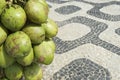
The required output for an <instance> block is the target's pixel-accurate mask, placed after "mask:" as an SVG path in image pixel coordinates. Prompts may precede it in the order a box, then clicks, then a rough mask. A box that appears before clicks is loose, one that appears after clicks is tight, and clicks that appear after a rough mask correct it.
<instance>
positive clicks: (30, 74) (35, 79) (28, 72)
mask: <svg viewBox="0 0 120 80" xmlns="http://www.w3.org/2000/svg"><path fill="white" fill-rule="evenodd" d="M42 76H43V74H42V69H41V68H40V66H39V64H36V63H32V64H31V65H30V66H27V67H25V68H24V77H25V80H41V79H42Z"/></svg>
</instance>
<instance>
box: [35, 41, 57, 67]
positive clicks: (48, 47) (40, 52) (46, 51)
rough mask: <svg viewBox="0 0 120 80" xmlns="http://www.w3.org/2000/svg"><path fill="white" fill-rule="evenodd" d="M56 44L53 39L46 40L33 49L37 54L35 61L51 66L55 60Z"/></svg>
mask: <svg viewBox="0 0 120 80" xmlns="http://www.w3.org/2000/svg"><path fill="white" fill-rule="evenodd" d="M55 48H56V46H55V43H54V42H53V41H52V40H51V39H46V40H45V41H43V42H42V43H41V44H39V45H35V46H34V47H33V49H34V54H35V61H36V62H38V63H43V64H46V65H49V64H51V63H52V61H53V59H54V53H55Z"/></svg>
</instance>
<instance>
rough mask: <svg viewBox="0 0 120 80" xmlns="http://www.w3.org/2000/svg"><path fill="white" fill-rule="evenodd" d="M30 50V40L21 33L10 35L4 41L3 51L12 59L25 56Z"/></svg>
mask: <svg viewBox="0 0 120 80" xmlns="http://www.w3.org/2000/svg"><path fill="white" fill-rule="evenodd" d="M31 48H32V46H31V40H30V38H29V37H28V35H27V34H25V33H24V32H22V31H17V32H15V33H12V34H10V35H9V36H8V37H7V39H6V41H5V50H6V52H7V53H8V54H9V55H11V56H12V57H24V56H27V55H28V54H29V52H30V50H31Z"/></svg>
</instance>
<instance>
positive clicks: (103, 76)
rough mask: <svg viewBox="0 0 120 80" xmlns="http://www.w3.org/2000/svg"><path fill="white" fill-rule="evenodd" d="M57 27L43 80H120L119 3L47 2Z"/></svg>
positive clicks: (89, 0)
mask: <svg viewBox="0 0 120 80" xmlns="http://www.w3.org/2000/svg"><path fill="white" fill-rule="evenodd" d="M47 2H48V4H49V6H50V15H49V17H50V18H52V19H53V20H55V21H56V22H57V24H58V25H59V32H58V35H57V37H55V38H54V41H55V43H56V45H57V50H56V53H55V59H54V61H53V63H52V64H51V65H49V66H45V65H43V66H42V67H43V71H44V78H43V80H120V0H47Z"/></svg>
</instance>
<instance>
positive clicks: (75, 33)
mask: <svg viewBox="0 0 120 80" xmlns="http://www.w3.org/2000/svg"><path fill="white" fill-rule="evenodd" d="M89 32H90V28H89V27H88V26H85V25H83V24H78V23H71V24H67V25H65V26H63V27H60V28H59V32H58V34H57V36H58V37H59V38H61V39H62V40H75V39H78V38H80V37H82V36H85V35H86V34H87V33H89Z"/></svg>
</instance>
